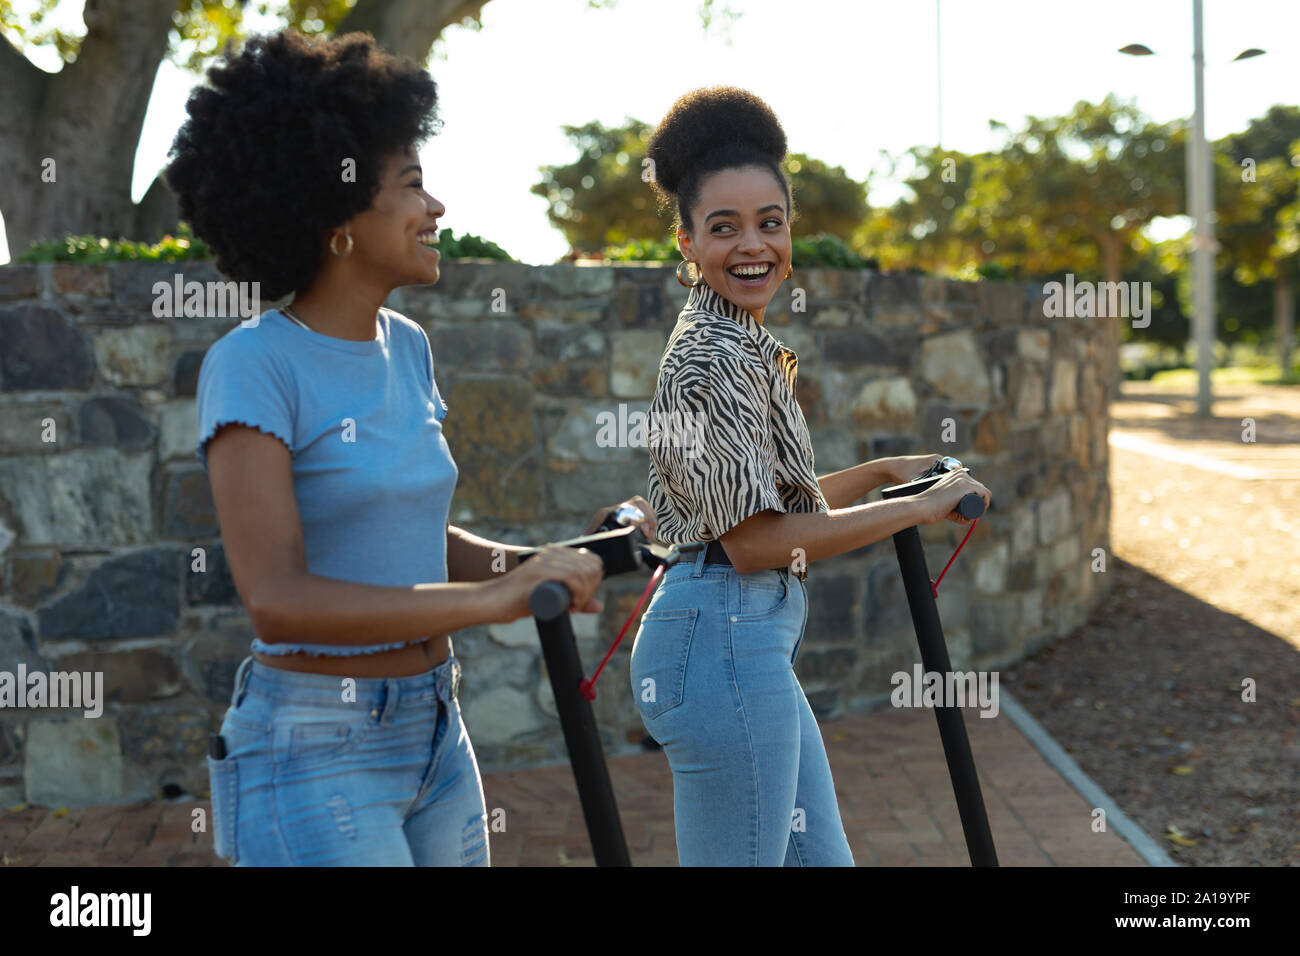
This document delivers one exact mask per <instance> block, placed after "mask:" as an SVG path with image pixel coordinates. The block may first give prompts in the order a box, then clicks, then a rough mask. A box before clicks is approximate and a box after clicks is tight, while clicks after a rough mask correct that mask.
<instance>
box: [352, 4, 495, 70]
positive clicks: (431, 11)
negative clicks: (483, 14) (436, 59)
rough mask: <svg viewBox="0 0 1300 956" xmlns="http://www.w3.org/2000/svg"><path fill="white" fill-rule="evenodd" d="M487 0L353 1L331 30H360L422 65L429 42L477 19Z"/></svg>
mask: <svg viewBox="0 0 1300 956" xmlns="http://www.w3.org/2000/svg"><path fill="white" fill-rule="evenodd" d="M487 2H488V0H357V4H356V6H354V7H353V8H352V9H351V10H349V11H348V12H347V13H346V14H344V16H343V19H342V20H340V21H339V25H338V27H337V28H336V29H335V30H334V35H335V36H342V35H343V34H344V33H352V32H355V31H362V32H365V33H369V34H370V35H371V36H373V37H374V38H375V42H377V43H378V44H379V45H380V46H381V47H383V48H384V49H385V50H387V51H388V52H389V53H392V54H394V55H396V56H409V57H410V58H411V59H413V60H415V62H417V63H421V64H423V63H425V62H426V61H427V60H428V59H429V52H430V51H431V50H432V49H433V41H434V40H436V39H438V37H439V36H440V35H441V34H442V31H443V30H445V29H447V27H449V26H454V25H455V24H457V23H460V22H461V21H462V20H464V19H465V18H466V17H474V16H478V13H479V11H480V10H482V9H483V7H484V5H485V4H486V3H487Z"/></svg>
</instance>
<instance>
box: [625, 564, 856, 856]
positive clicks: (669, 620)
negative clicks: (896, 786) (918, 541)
mask: <svg viewBox="0 0 1300 956" xmlns="http://www.w3.org/2000/svg"><path fill="white" fill-rule="evenodd" d="M807 621H808V597H807V591H806V590H805V588H804V584H803V582H802V581H800V580H799V579H798V577H796V576H793V575H791V574H790V572H789V571H786V570H781V571H757V572H755V573H753V574H740V573H738V572H737V571H736V569H735V568H733V567H730V566H729V565H721V564H705V563H704V552H703V551H700V552H699V553H698V555H696V557H695V560H694V561H693V562H690V561H689V559H686V560H683V562H682V563H680V564H677V565H675V566H673V567H672V568H670V569H669V571H668V573H667V574H666V575H665V576H664V580H663V581H662V582H661V583H660V585H659V589H658V590H657V591H656V592H655V594H654V597H653V598H651V600H650V604H649V606H648V607H647V608H646V612H645V615H644V616H643V617H642V619H641V628H640V630H639V631H638V632H637V636H636V643H635V644H634V645H633V648H632V660H631V668H630V674H631V682H632V692H633V694H634V695H635V699H636V702H637V709H638V711H639V712H640V714H641V722H642V723H643V724H644V725H645V728H646V730H647V731H648V732H649V734H650V736H651V737H653V738H654V739H655V740H656V741H658V742H659V743H660V744H661V745H662V746H663V748H664V753H665V754H666V755H667V757H668V764H669V766H670V767H671V768H672V773H673V812H674V817H675V820H676V828H677V858H678V862H679V863H680V864H681V865H682V866H782V865H784V866H853V865H854V863H853V854H852V853H851V852H850V850H849V843H848V839H847V837H846V836H845V834H844V825H843V823H842V822H841V820H840V811H839V804H838V803H837V802H836V799H835V784H834V782H833V781H832V779H831V770H830V764H829V763H828V761H827V759H826V748H825V746H824V744H823V743H822V737H821V732H820V731H819V730H818V728H817V721H816V720H815V718H814V717H813V713H812V709H811V708H810V707H809V706H808V698H807V697H805V696H804V692H803V688H802V687H800V686H799V681H798V679H797V678H796V677H795V674H794V662H795V659H796V657H797V655H798V653H799V647H800V645H801V644H802V643H803V634H804V628H805V626H806V625H807Z"/></svg>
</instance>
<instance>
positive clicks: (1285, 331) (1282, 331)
mask: <svg viewBox="0 0 1300 956" xmlns="http://www.w3.org/2000/svg"><path fill="white" fill-rule="evenodd" d="M1273 317H1274V319H1276V321H1277V358H1278V363H1279V364H1280V365H1281V367H1282V377H1283V378H1284V379H1285V378H1286V376H1287V373H1289V372H1290V371H1291V350H1292V349H1294V348H1295V287H1294V286H1293V285H1292V284H1291V277H1290V276H1288V275H1286V274H1285V273H1283V272H1282V267H1281V265H1280V264H1279V267H1278V273H1277V278H1276V279H1274V280H1273Z"/></svg>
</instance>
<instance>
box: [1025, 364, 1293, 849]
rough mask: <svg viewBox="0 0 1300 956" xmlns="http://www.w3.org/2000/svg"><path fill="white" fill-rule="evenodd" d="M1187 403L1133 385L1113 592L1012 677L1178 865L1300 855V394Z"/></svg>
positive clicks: (1124, 406)
mask: <svg viewBox="0 0 1300 956" xmlns="http://www.w3.org/2000/svg"><path fill="white" fill-rule="evenodd" d="M1194 411H1195V402H1194V400H1193V399H1192V398H1191V397H1190V396H1186V395H1182V394H1178V393H1171V392H1169V391H1165V390H1161V389H1158V388H1154V387H1152V386H1150V385H1147V384H1145V383H1142V384H1138V383H1126V384H1125V398H1124V400H1122V401H1120V402H1117V403H1115V404H1114V405H1113V406H1112V421H1113V427H1112V433H1111V448H1110V452H1111V498H1112V505H1113V507H1112V514H1111V542H1112V547H1113V549H1114V555H1113V558H1114V559H1115V560H1113V562H1112V563H1111V564H1110V565H1109V567H1108V572H1107V573H1110V574H1114V575H1116V582H1115V589H1114V592H1113V597H1112V599H1111V600H1110V602H1109V603H1108V604H1107V605H1106V606H1104V607H1101V608H1099V609H1098V611H1097V613H1096V614H1095V615H1094V616H1093V619H1092V620H1091V621H1090V622H1089V625H1088V626H1087V627H1085V628H1083V629H1081V630H1080V631H1078V632H1076V633H1075V634H1073V635H1070V636H1068V637H1066V638H1063V639H1062V640H1060V641H1057V642H1055V643H1054V644H1052V645H1050V646H1048V647H1046V648H1044V649H1043V650H1042V651H1040V652H1039V653H1038V654H1037V655H1035V657H1033V658H1032V659H1030V660H1027V661H1025V662H1024V663H1023V665H1022V666H1021V667H1019V668H1017V669H1016V671H1015V672H1013V673H1009V674H1007V675H1006V679H1007V682H1008V687H1009V688H1010V689H1011V690H1012V692H1013V693H1015V694H1016V695H1017V697H1018V699H1020V700H1022V701H1023V703H1024V704H1025V706H1026V708H1028V709H1029V710H1030V712H1031V713H1033V715H1034V716H1035V718H1036V719H1038V720H1039V721H1040V722H1041V723H1042V724H1043V725H1044V726H1045V727H1046V728H1047V730H1048V731H1049V732H1051V733H1052V735H1053V736H1055V737H1056V738H1057V739H1058V740H1059V741H1060V742H1061V743H1062V745H1063V746H1065V747H1066V749H1067V750H1069V751H1070V752H1071V754H1072V755H1073V756H1074V758H1075V759H1076V760H1077V761H1078V762H1079V763H1080V765H1082V766H1083V768H1084V770H1085V771H1086V772H1087V773H1089V774H1090V775H1091V776H1092V777H1093V778H1094V779H1095V780H1096V781H1097V782H1098V783H1099V784H1100V785H1101V786H1102V787H1104V788H1105V789H1106V790H1107V791H1108V792H1109V793H1110V794H1111V796H1113V797H1114V798H1115V799H1116V800H1117V801H1118V802H1119V804H1120V806H1122V807H1123V808H1124V810H1125V812H1126V813H1128V814H1129V815H1131V816H1132V817H1133V818H1134V819H1135V820H1136V821H1137V822H1138V823H1139V824H1141V825H1142V826H1143V828H1144V829H1146V830H1147V832H1148V833H1150V834H1151V835H1152V836H1153V837H1155V838H1157V839H1159V840H1161V841H1162V842H1163V843H1164V844H1165V846H1166V848H1167V849H1168V850H1169V852H1170V855H1171V856H1173V857H1174V858H1175V859H1176V860H1178V861H1179V862H1181V863H1184V864H1187V865H1265V866H1286V865H1300V737H1298V736H1297V730H1298V729H1300V389H1295V388H1289V389H1288V388H1282V387H1270V386H1236V387H1231V388H1224V389H1222V390H1221V398H1220V400H1219V401H1217V402H1216V404H1215V407H1214V411H1215V418H1214V419H1213V420H1212V421H1210V422H1200V421H1198V420H1197V419H1196V418H1195V416H1194ZM1245 418H1250V419H1253V420H1254V423H1255V428H1256V439H1257V440H1256V442H1254V443H1246V442H1243V441H1242V440H1241V438H1242V429H1243V424H1242V420H1243V419H1245ZM1247 679H1249V680H1250V681H1253V682H1254V687H1255V698H1256V699H1255V700H1254V701H1253V702H1247V701H1243V699H1242V696H1243V681H1246V680H1247Z"/></svg>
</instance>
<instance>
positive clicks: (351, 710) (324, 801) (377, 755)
mask: <svg viewBox="0 0 1300 956" xmlns="http://www.w3.org/2000/svg"><path fill="white" fill-rule="evenodd" d="M459 675H460V663H459V661H457V660H456V658H455V656H454V655H453V656H449V657H448V658H447V660H446V661H444V662H443V663H442V664H440V665H439V666H438V667H435V668H434V669H433V670H430V671H426V672H425V673H423V674H416V675H413V676H410V677H392V678H378V677H375V678H341V677H335V676H331V675H326V674H303V673H297V672H293V671H286V670H280V669H278V668H274V667H267V666H266V665H265V664H262V663H260V662H259V661H257V660H255V659H254V658H252V657H249V658H246V659H245V660H244V662H243V663H242V664H241V665H240V667H239V671H238V672H237V674H236V675H235V689H234V693H233V694H232V695H231V700H230V707H229V709H228V710H227V711H226V717H225V720H224V721H223V722H222V725H221V735H222V737H223V738H224V739H225V743H226V750H227V753H226V757H225V758H224V759H214V758H213V757H211V756H210V757H209V758H208V774H209V777H210V779H211V781H212V817H213V826H212V829H213V840H214V842H215V844H216V851H217V855H218V856H221V857H224V858H225V859H227V860H229V861H230V862H231V863H233V864H235V865H237V866H488V865H489V852H488V828H487V813H486V808H485V805H484V799H483V783H482V778H481V777H480V776H479V770H478V763H477V762H476V761H475V759H474V749H473V747H471V746H470V741H469V735H468V734H467V733H466V732H465V725H464V724H463V723H462V721H461V713H460V704H459V702H458V701H457V699H456V688H457V684H458V681H459Z"/></svg>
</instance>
